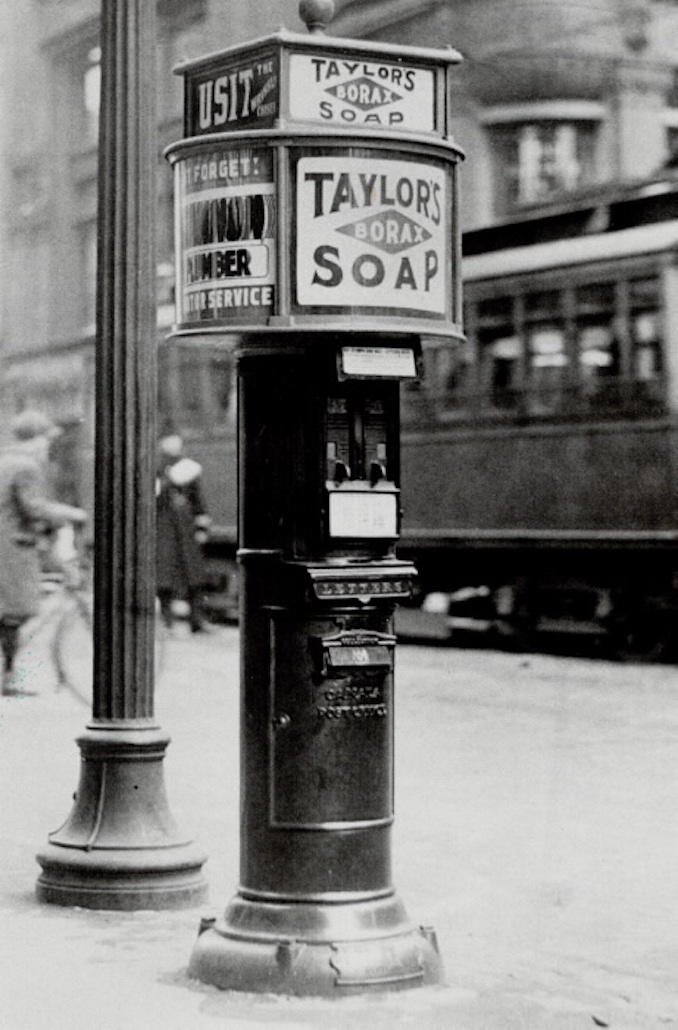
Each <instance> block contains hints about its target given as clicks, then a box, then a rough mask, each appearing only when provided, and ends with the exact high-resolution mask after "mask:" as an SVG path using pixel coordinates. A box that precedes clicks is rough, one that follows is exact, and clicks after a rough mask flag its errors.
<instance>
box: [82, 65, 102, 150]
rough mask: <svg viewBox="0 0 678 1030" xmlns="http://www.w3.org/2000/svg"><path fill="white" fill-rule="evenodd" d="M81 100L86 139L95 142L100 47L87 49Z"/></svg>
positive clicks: (99, 95)
mask: <svg viewBox="0 0 678 1030" xmlns="http://www.w3.org/2000/svg"><path fill="white" fill-rule="evenodd" d="M82 100H83V106H84V111H85V132H86V134H87V140H88V142H89V143H91V144H95V143H96V142H97V140H98V136H99V107H100V102H101V47H98V46H94V47H91V48H90V50H88V51H87V58H86V63H85V68H84V71H83V76H82Z"/></svg>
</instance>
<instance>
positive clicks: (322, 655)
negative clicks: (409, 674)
mask: <svg viewBox="0 0 678 1030" xmlns="http://www.w3.org/2000/svg"><path fill="white" fill-rule="evenodd" d="M395 643H396V638H395V636H394V635H393V634H391V633H375V632H357V633H356V632H351V631H345V632H342V633H338V634H335V635H333V636H329V637H324V638H322V637H321V638H319V639H315V640H313V639H312V640H311V649H312V651H313V652H314V654H315V660H316V666H317V668H318V672H319V675H320V676H323V677H330V678H331V677H333V676H342V675H344V676H346V675H349V676H350V675H355V674H356V673H357V674H358V675H359V674H360V673H365V674H366V675H369V674H370V673H375V674H376V675H377V676H379V675H382V674H383V670H385V669H386V670H389V671H390V670H391V669H392V668H393V655H394V651H395Z"/></svg>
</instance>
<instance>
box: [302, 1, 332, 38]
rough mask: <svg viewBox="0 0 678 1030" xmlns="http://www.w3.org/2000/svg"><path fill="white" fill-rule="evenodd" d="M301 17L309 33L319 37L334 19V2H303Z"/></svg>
mask: <svg viewBox="0 0 678 1030" xmlns="http://www.w3.org/2000/svg"><path fill="white" fill-rule="evenodd" d="M299 17H300V18H301V20H302V21H303V22H305V23H306V28H307V29H308V31H309V32H312V33H314V34H315V35H319V34H321V33H323V32H324V31H325V29H326V28H327V26H328V25H329V23H330V22H331V21H332V19H333V18H334V0H301V3H300V4H299Z"/></svg>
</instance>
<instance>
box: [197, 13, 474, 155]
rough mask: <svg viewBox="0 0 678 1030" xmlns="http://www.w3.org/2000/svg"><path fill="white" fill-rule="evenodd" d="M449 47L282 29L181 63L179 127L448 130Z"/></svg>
mask: <svg viewBox="0 0 678 1030" xmlns="http://www.w3.org/2000/svg"><path fill="white" fill-rule="evenodd" d="M460 60H461V55H460V54H458V53H457V51H455V50H453V49H452V48H451V47H448V48H447V49H446V50H433V49H428V48H424V47H411V46H394V45H392V44H389V43H376V42H370V43H363V42H362V41H360V40H355V39H339V38H333V37H332V36H324V37H323V38H322V40H320V39H318V37H317V36H315V37H309V36H304V35H299V34H297V33H293V32H287V31H285V30H284V29H283V30H281V31H280V32H277V33H275V34H273V35H271V36H267V37H265V38H263V39H260V40H255V41H254V42H250V43H247V44H243V45H240V46H235V47H230V48H228V49H227V50H224V51H221V52H220V53H216V54H211V55H208V56H207V57H202V58H200V59H198V60H196V61H187V62H185V63H184V64H182V65H181V66H180V67H179V68H178V69H177V73H178V74H180V75H182V76H183V77H184V83H185V105H184V110H185V131H186V135H187V136H203V135H211V134H214V133H221V132H238V131H241V130H243V129H245V130H249V129H266V128H272V127H273V126H274V125H277V126H279V127H285V126H287V125H292V124H297V125H302V124H306V125H318V126H328V125H329V126H337V127H341V128H351V129H368V130H369V129H385V130H389V131H391V132H414V133H417V134H418V135H421V134H422V133H431V134H433V135H438V136H447V135H448V132H449V116H450V112H449V97H450V93H451V89H450V71H451V69H452V68H453V67H454V66H455V65H456V64H458V63H459V61H460Z"/></svg>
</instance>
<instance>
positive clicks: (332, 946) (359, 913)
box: [189, 894, 443, 996]
mask: <svg viewBox="0 0 678 1030" xmlns="http://www.w3.org/2000/svg"><path fill="white" fill-rule="evenodd" d="M201 929H202V932H201V933H200V935H199V937H198V941H197V943H196V945H195V948H194V950H193V954H192V956H191V962H190V966H189V976H192V977H194V978H195V979H197V980H201V981H203V983H208V984H212V985H214V986H216V987H220V988H222V989H223V990H239V991H250V992H253V993H262V994H264V993H265V994H285V995H297V996H328V995H332V996H340V995H351V994H364V993H366V992H372V991H374V992H383V991H398V990H407V989H410V988H412V987H417V986H424V985H429V984H439V983H441V982H442V979H443V970H442V963H441V960H440V956H439V954H438V948H437V944H436V940H435V934H434V933H433V931H432V930H430V929H427V928H425V927H416V926H413V925H412V923H410V922H409V920H408V919H407V916H406V914H405V910H404V908H403V905H402V903H401V902H400V900H399V899H398V898H397V897H396V896H395V895H394V894H390V895H387V896H385V897H377V898H374V897H372V898H369V899H365V900H359V899H357V900H356V899H351V900H346V901H331V902H327V901H325V902H323V901H292V900H289V901H285V900H279V901H270V900H257V899H255V898H250V897H246V896H244V895H243V894H239V895H237V896H236V898H234V900H233V901H232V902H231V904H230V905H229V906H228V908H227V910H226V913H225V916H224V918H223V920H218V921H216V922H215V923H214V925H212V926H205V924H204V923H203V927H202V928H201Z"/></svg>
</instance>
